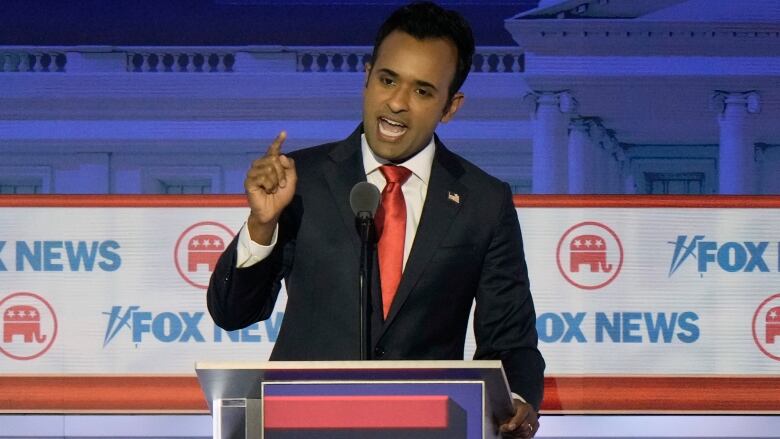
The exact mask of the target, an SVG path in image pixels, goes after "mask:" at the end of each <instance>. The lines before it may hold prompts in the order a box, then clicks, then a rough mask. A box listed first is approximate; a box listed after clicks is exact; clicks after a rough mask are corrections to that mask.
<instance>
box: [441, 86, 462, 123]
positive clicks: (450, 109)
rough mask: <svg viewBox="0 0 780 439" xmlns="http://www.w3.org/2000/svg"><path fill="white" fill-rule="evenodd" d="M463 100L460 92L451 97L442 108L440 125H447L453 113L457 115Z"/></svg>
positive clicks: (453, 115)
mask: <svg viewBox="0 0 780 439" xmlns="http://www.w3.org/2000/svg"><path fill="white" fill-rule="evenodd" d="M464 99H466V96H465V95H464V94H463V93H461V92H457V93H455V95H453V96H452V99H450V101H449V102H447V105H445V106H444V113H443V114H442V116H441V122H442V123H447V122H449V121H450V120H452V118H453V117H455V113H457V112H458V110H459V109H460V107H461V106H462V105H463V100H464Z"/></svg>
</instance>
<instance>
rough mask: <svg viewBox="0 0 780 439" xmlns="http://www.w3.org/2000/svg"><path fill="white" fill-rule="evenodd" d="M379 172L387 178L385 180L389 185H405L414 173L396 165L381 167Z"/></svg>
mask: <svg viewBox="0 0 780 439" xmlns="http://www.w3.org/2000/svg"><path fill="white" fill-rule="evenodd" d="M379 172H381V173H382V175H384V176H385V180H386V181H387V182H388V183H397V184H404V183H405V182H406V180H408V179H409V177H410V176H411V175H412V171H410V170H409V169H408V168H404V167H403V166H395V165H382V166H380V167H379Z"/></svg>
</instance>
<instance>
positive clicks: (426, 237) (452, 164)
mask: <svg viewBox="0 0 780 439" xmlns="http://www.w3.org/2000/svg"><path fill="white" fill-rule="evenodd" d="M462 174H463V168H462V167H461V166H460V164H459V163H458V162H457V160H456V159H455V156H454V155H453V154H452V153H451V152H450V151H449V150H447V149H446V148H445V147H444V145H443V144H441V143H440V142H439V140H438V138H437V139H436V155H435V157H434V161H433V167H432V168H431V178H430V181H429V182H428V193H427V195H426V197H425V204H424V206H423V211H422V216H421V218H420V225H419V226H417V233H416V234H415V238H414V243H413V244H412V250H411V252H410V254H409V259H408V260H407V262H406V267H405V269H404V273H403V276H402V277H401V283H400V285H399V286H398V291H397V292H396V295H395V298H394V299H393V304H392V306H391V307H390V313H389V314H388V316H387V320H386V322H385V325H384V328H383V330H382V332H383V333H384V331H385V330H387V328H388V327H389V326H390V324H392V322H393V320H394V319H395V317H396V315H398V312H399V310H400V309H401V308H402V307H403V304H404V302H405V301H406V299H407V298H408V297H409V294H411V292H412V290H413V289H414V286H415V285H416V284H417V282H418V281H419V280H420V276H421V275H422V274H423V272H424V271H425V269H426V267H427V266H428V263H429V261H430V260H431V257H432V256H433V254H434V252H435V251H436V248H437V247H438V246H439V243H441V240H442V238H444V236H446V235H447V232H448V230H449V228H450V224H451V223H452V220H453V219H455V216H456V215H457V214H458V212H459V211H460V208H461V204H462V203H464V202H467V201H468V200H467V198H466V197H467V194H466V188H465V187H464V186H463V185H462V184H461V183H460V182H459V181H458V178H459V177H460V176H461V175H462ZM455 194H456V195H457V201H455V200H453V199H452V197H451V195H455ZM380 336H381V335H380Z"/></svg>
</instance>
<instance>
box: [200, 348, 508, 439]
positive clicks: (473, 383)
mask: <svg viewBox="0 0 780 439" xmlns="http://www.w3.org/2000/svg"><path fill="white" fill-rule="evenodd" d="M195 370H196V372H197V375H198V381H199V382H200V385H201V388H202V389H203V393H204V394H205V396H206V400H207V402H208V405H209V410H210V411H211V414H212V416H213V437H214V438H215V439H228V438H229V439H234V438H235V439H244V438H247V439H257V438H263V439H288V438H315V437H316V438H329V439H336V438H344V439H353V438H355V439H356V438H377V439H385V438H400V437H403V438H412V439H415V438H464V439H472V438H473V439H476V438H480V439H481V438H493V437H498V431H497V425H498V421H499V420H505V419H508V418H510V417H511V416H512V413H513V407H512V399H511V393H510V391H509V386H508V384H507V380H506V376H505V375H504V371H503V369H502V368H501V362H500V361H497V360H479V361H269V362H257V363H196V365H195Z"/></svg>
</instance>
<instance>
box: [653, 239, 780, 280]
mask: <svg viewBox="0 0 780 439" xmlns="http://www.w3.org/2000/svg"><path fill="white" fill-rule="evenodd" d="M669 244H673V245H674V253H673V254H672V263H671V265H670V266H669V277H672V275H673V274H674V273H675V272H677V270H678V269H679V268H680V267H681V266H682V265H683V264H684V263H685V262H687V261H691V260H695V262H694V263H692V264H688V265H694V264H695V265H696V270H697V271H698V273H699V274H700V275H702V276H703V275H704V273H707V272H709V271H711V270H712V269H715V270H722V271H725V272H728V273H736V272H744V273H756V272H763V273H768V272H770V271H772V269H775V270H777V271H780V242H777V243H772V242H770V241H741V242H738V241H727V242H717V241H707V240H705V235H695V236H690V237H689V236H688V235H679V236H677V240H676V241H669ZM773 248H776V249H777V252H776V253H777V254H778V255H777V256H776V257H775V258H772V256H771V255H770V253H772V249H773Z"/></svg>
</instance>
